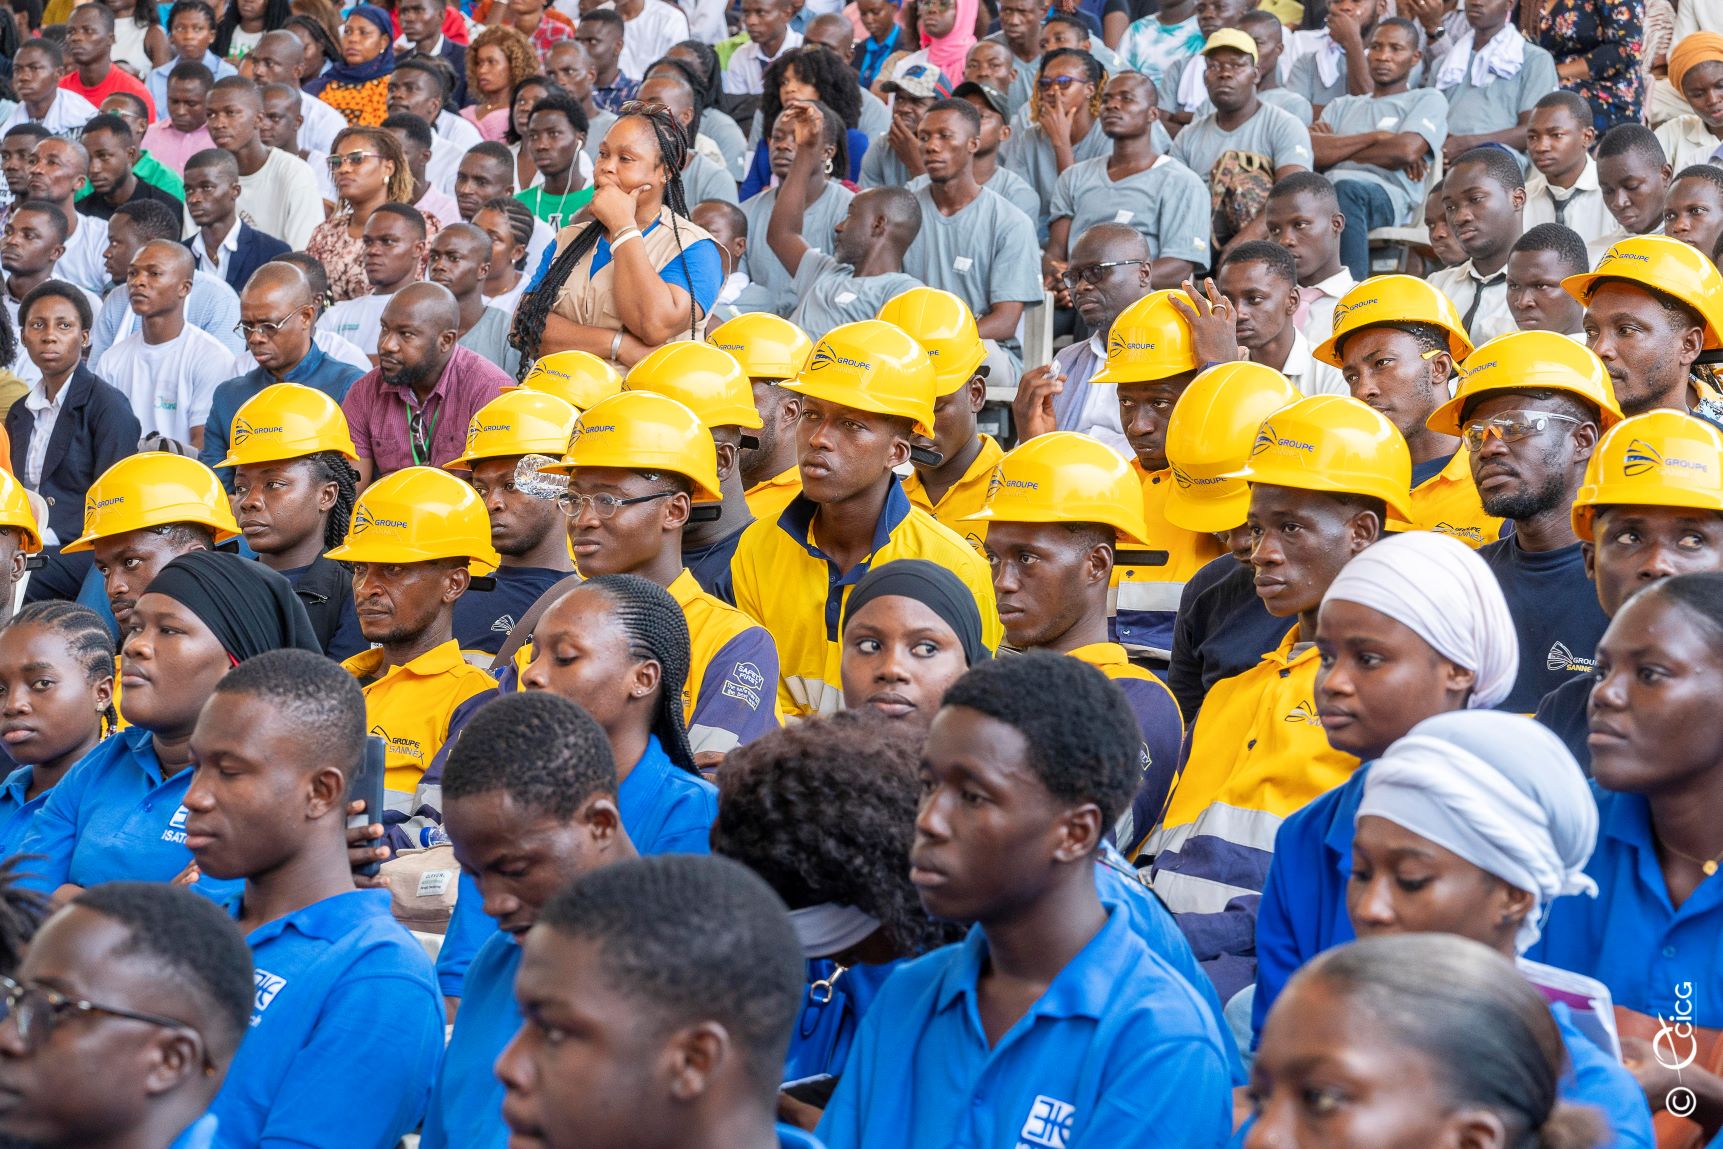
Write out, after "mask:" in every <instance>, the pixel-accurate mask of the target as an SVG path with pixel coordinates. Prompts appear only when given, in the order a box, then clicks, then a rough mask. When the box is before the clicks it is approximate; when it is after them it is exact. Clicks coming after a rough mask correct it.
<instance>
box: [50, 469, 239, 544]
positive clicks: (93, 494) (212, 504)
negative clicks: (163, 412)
mask: <svg viewBox="0 0 1723 1149" xmlns="http://www.w3.org/2000/svg"><path fill="white" fill-rule="evenodd" d="M171 523H196V524H198V525H199V526H205V527H208V528H209V529H210V530H211V531H212V532H214V535H215V541H216V542H218V543H220V542H226V541H227V540H228V539H231V538H233V537H234V536H235V535H237V534H239V524H238V523H236V522H234V521H233V511H232V510H231V509H230V508H229V505H228V500H227V492H226V491H225V490H223V489H222V485H221V480H220V479H218V478H216V477H215V472H214V471H212V470H210V469H209V468H208V467H206V466H204V465H203V464H202V463H200V462H198V461H197V460H196V459H193V458H190V457H189V456H186V455H173V454H169V453H167V452H165V451H146V452H144V453H143V454H141V455H128V456H126V457H125V458H124V459H121V460H120V461H119V462H117V463H115V464H114V465H113V466H111V467H109V468H108V469H107V470H105V471H103V472H102V474H101V476H100V477H99V478H98V479H97V480H96V481H95V482H94V483H92V484H90V489H89V491H88V492H87V493H86V494H85V495H84V533H83V534H81V535H79V536H78V537H77V538H75V539H73V540H72V541H71V542H69V543H67V544H66V545H65V546H63V547H61V548H60V549H61V550H62V551H87V550H89V549H90V544H92V543H94V542H95V541H96V540H97V539H105V538H109V537H111V536H113V535H123V534H125V533H126V532H127V531H138V530H143V529H145V528H147V527H165V526H168V525H169V524H171Z"/></svg>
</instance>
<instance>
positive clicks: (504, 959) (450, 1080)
mask: <svg viewBox="0 0 1723 1149" xmlns="http://www.w3.org/2000/svg"><path fill="white" fill-rule="evenodd" d="M462 880H463V881H464V880H465V878H464V877H463V879H462ZM466 897H467V891H466V890H462V891H461V900H460V901H458V902H457V903H456V904H457V905H463V904H465V900H466ZM473 897H474V899H475V902H476V900H477V898H478V890H477V888H476V887H475V888H473ZM479 917H480V918H482V919H483V920H484V921H486V922H491V924H492V925H493V926H494V924H495V923H494V922H492V920H491V918H490V917H489V916H487V915H485V914H482V913H481V914H480V915H479ZM520 962H521V947H520V943H519V942H517V941H516V940H515V938H514V935H512V934H505V933H503V932H502V931H501V930H498V929H494V928H493V930H492V931H491V936H490V940H488V941H486V942H485V943H484V945H483V946H481V947H479V952H478V954H477V955H476V956H475V957H474V958H473V962H472V965H471V966H469V967H468V969H467V978H466V989H467V992H466V994H465V995H464V996H463V997H462V998H461V1009H460V1012H459V1013H457V1014H455V1029H454V1032H453V1033H452V1034H450V1035H449V1047H448V1049H447V1050H446V1051H445V1052H444V1053H443V1067H442V1070H441V1071H440V1072H439V1073H438V1074H437V1080H436V1083H435V1084H434V1085H433V1086H432V1087H431V1107H430V1111H429V1112H428V1113H426V1114H425V1129H424V1132H423V1133H422V1134H421V1135H420V1138H419V1149H505V1146H507V1144H508V1139H509V1130H508V1126H507V1125H506V1124H504V1123H503V1083H502V1082H501V1081H499V1080H497V1075H496V1073H495V1072H494V1070H493V1067H494V1066H495V1065H496V1063H497V1058H498V1057H501V1056H502V1052H503V1049H504V1047H505V1046H507V1045H508V1043H509V1042H510V1041H511V1040H513V1039H514V1035H515V1034H516V1033H518V1032H519V1031H520V1027H521V1014H520V1006H519V1005H518V1004H517V1002H516V1001H515V974H516V973H517V972H518V971H519V970H520Z"/></svg>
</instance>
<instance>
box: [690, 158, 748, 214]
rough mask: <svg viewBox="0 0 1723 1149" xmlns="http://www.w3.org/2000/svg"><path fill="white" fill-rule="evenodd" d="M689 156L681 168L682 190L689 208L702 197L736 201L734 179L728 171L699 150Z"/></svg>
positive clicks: (729, 201)
mask: <svg viewBox="0 0 1723 1149" xmlns="http://www.w3.org/2000/svg"><path fill="white" fill-rule="evenodd" d="M691 157H692V158H690V159H689V161H688V166H687V167H685V168H683V169H682V190H683V191H684V192H685V193H687V196H688V206H689V207H690V208H692V207H693V206H694V205H695V204H697V203H699V202H700V201H701V200H704V199H721V200H723V201H724V202H725V203H735V202H737V201H736V181H735V180H733V179H731V178H730V173H729V172H728V171H725V170H724V169H723V168H721V167H719V166H718V165H717V164H715V163H713V162H712V161H711V160H709V159H707V158H706V157H705V156H703V155H701V154H700V153H699V152H693V153H692V154H691Z"/></svg>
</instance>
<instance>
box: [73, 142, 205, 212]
mask: <svg viewBox="0 0 1723 1149" xmlns="http://www.w3.org/2000/svg"><path fill="white" fill-rule="evenodd" d="M132 174H133V175H135V176H137V177H138V178H139V179H140V180H143V181H144V182H145V183H147V184H149V185H150V186H151V187H155V188H160V189H161V190H162V191H165V192H167V193H168V194H169V195H171V196H173V197H174V198H175V199H177V200H179V201H181V202H182V203H183V202H184V201H185V181H184V180H182V179H180V178H179V176H178V175H177V174H176V173H175V172H174V170H173V169H172V168H170V167H168V166H167V165H166V164H164V163H162V162H161V161H160V160H158V159H156V158H155V157H154V156H152V155H150V154H149V153H148V152H146V151H140V152H138V162H137V163H135V164H133V165H132ZM89 194H90V184H89V181H87V180H86V181H85V183H84V186H83V188H82V189H81V190H80V191H79V192H78V194H77V195H75V196H73V197H72V199H73V200H81V199H83V198H84V197H85V196H88V195H89Z"/></svg>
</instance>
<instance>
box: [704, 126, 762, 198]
mask: <svg viewBox="0 0 1723 1149" xmlns="http://www.w3.org/2000/svg"><path fill="white" fill-rule="evenodd" d="M700 134H701V135H703V136H705V137H706V138H707V139H709V140H711V141H712V142H713V143H715V144H717V145H718V150H719V151H721V152H723V153H724V154H725V155H726V156H729V157H730V178H731V179H733V180H735V181H736V182H737V183H740V182H741V181H742V180H743V179H744V178H745V177H746V176H747V174H748V161H749V160H750V159H752V158H753V155H754V153H753V152H751V151H750V150H748V139H747V137H746V136H744V135H743V134H742V129H741V127H740V126H739V125H738V124H737V123H736V121H735V120H733V119H731V118H730V117H729V116H727V115H725V114H724V113H723V112H720V111H719V110H718V109H717V108H707V109H706V110H705V111H704V112H701V113H700Z"/></svg>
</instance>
